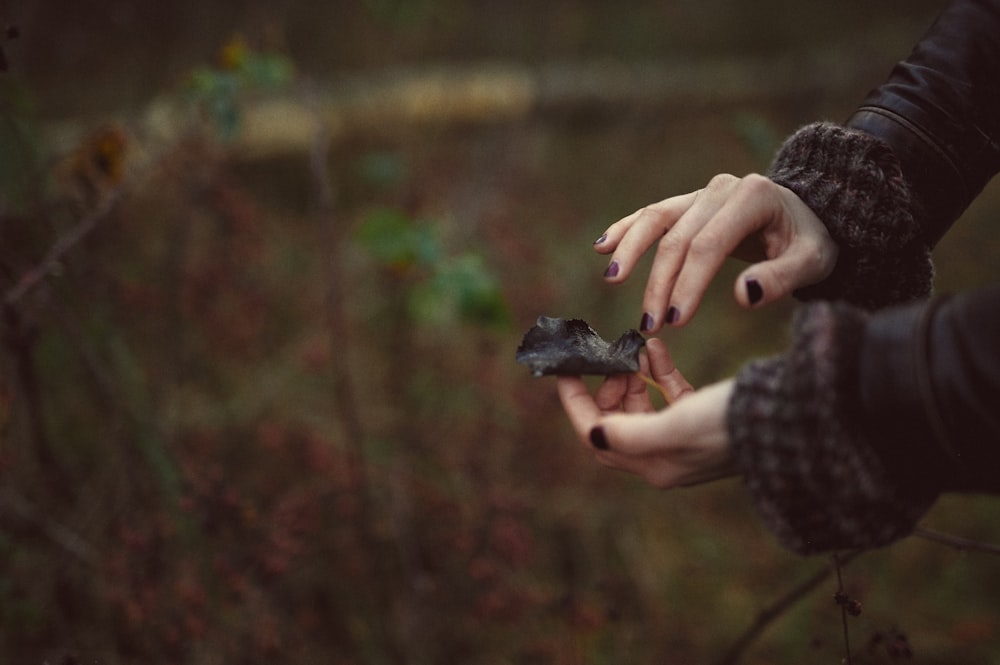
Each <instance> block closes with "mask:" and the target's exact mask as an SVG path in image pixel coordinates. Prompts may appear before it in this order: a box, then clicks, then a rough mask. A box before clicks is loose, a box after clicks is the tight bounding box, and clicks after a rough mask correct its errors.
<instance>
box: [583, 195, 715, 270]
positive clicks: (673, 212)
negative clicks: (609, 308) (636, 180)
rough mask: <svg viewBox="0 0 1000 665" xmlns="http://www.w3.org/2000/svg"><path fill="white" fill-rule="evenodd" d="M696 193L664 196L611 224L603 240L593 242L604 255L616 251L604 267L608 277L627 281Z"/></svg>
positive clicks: (689, 205) (686, 207) (682, 212)
mask: <svg viewBox="0 0 1000 665" xmlns="http://www.w3.org/2000/svg"><path fill="white" fill-rule="evenodd" d="M697 196H698V193H697V192H690V193H688V194H682V195H680V196H673V197H670V198H668V199H664V200H663V201H659V202H657V203H653V204H651V205H648V206H646V207H644V208H641V209H639V210H637V211H635V212H634V213H632V214H631V215H629V216H628V217H625V218H623V219H621V220H619V221H618V222H615V223H614V224H612V225H611V226H610V227H608V230H607V232H606V234H605V236H602V238H603V240H602V242H599V243H595V245H594V247H595V249H596V250H597V251H598V252H599V253H601V254H607V253H610V252H612V251H613V252H614V255H613V256H612V257H611V260H610V261H609V263H608V268H607V269H606V270H605V273H604V277H605V279H606V280H607V281H609V282H611V283H620V282H622V281H624V280H625V279H626V278H627V277H628V276H629V275H630V274H631V273H632V270H633V269H634V268H635V266H636V264H637V263H638V262H639V259H640V258H641V257H642V255H643V254H645V253H646V250H648V249H649V248H650V247H652V246H653V244H654V243H656V241H657V240H659V239H660V238H662V237H663V234H664V233H666V232H667V231H669V230H670V228H671V227H672V226H673V225H674V224H675V223H676V222H677V220H678V219H679V218H680V217H681V216H682V215H683V214H684V213H685V212H686V211H687V210H688V208H690V207H691V205H692V204H693V203H694V201H695V200H696V199H697Z"/></svg>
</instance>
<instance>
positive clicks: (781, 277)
mask: <svg viewBox="0 0 1000 665" xmlns="http://www.w3.org/2000/svg"><path fill="white" fill-rule="evenodd" d="M816 259H817V255H816V254H812V255H811V256H809V255H807V254H806V253H805V252H800V251H795V250H793V249H789V250H788V251H787V252H785V253H784V254H782V255H780V256H777V257H775V258H773V259H768V260H767V261H761V262H760V263H755V264H754V265H752V266H750V267H749V268H747V269H746V270H744V271H743V272H742V273H740V275H739V277H737V278H736V283H735V284H734V286H733V296H734V297H735V298H736V302H738V303H739V304H740V305H742V306H743V307H747V308H750V307H760V306H761V305H766V304H769V303H772V302H775V301H777V300H781V299H782V298H784V297H785V296H788V295H791V293H792V292H793V291H795V290H796V289H800V288H802V287H804V286H809V285H811V284H815V283H817V282H820V281H822V280H824V279H826V277H828V276H829V275H830V273H831V272H832V271H833V261H832V260H823V259H822V257H819V260H816Z"/></svg>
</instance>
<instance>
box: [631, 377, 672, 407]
mask: <svg viewBox="0 0 1000 665" xmlns="http://www.w3.org/2000/svg"><path fill="white" fill-rule="evenodd" d="M635 375H636V376H637V377H639V378H640V379H642V381H643V382H644V383H645V384H646V385H648V386H649V387H651V388H655V389H656V390H657V391H659V393H660V394H661V395H663V399H665V400H666V401H667V404H673V403H674V400H672V399H671V398H670V395H668V394H667V389H666V388H664V387H663V386H661V385H660V384H659V383H658V382H657V381H656V380H655V379H653V378H652V377H650V376H646V375H645V374H643V373H642V372H636V373H635Z"/></svg>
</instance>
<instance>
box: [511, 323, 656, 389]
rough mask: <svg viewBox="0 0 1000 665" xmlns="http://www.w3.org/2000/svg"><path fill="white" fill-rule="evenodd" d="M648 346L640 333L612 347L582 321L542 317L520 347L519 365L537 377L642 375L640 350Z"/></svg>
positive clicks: (627, 334) (625, 336)
mask: <svg viewBox="0 0 1000 665" xmlns="http://www.w3.org/2000/svg"><path fill="white" fill-rule="evenodd" d="M645 344H646V340H645V339H644V338H643V336H642V335H640V334H639V332H638V331H636V330H628V331H626V332H625V333H624V334H623V335H622V336H621V337H619V338H618V339H616V340H615V341H613V342H610V343H608V342H606V341H605V340H603V339H602V338H601V336H600V335H598V334H597V333H596V332H595V331H594V329H593V328H591V327H590V326H589V325H587V322H586V321H584V320H582V319H556V318H551V317H548V316H540V317H538V321H537V322H536V323H535V325H534V326H533V327H532V328H531V329H530V330H529V331H528V332H526V333H525V334H524V339H522V340H521V345H520V346H519V347H517V362H519V363H521V364H523V365H527V366H528V367H530V368H531V372H532V374H534V375H535V376H544V375H546V374H556V375H578V374H597V375H602V376H607V375H609V374H631V373H633V372H637V371H639V349H641V348H642V347H643V346H645Z"/></svg>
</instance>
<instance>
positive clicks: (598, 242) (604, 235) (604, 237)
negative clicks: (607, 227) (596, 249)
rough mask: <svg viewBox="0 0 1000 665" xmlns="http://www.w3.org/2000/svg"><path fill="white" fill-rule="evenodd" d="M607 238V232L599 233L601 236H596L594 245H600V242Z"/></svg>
mask: <svg viewBox="0 0 1000 665" xmlns="http://www.w3.org/2000/svg"><path fill="white" fill-rule="evenodd" d="M607 239H608V234H607V233H605V234H603V235H601V237H600V238H598V239H597V240H595V241H594V244H595V245H600V244H601V243H602V242H604V241H605V240H607Z"/></svg>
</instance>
